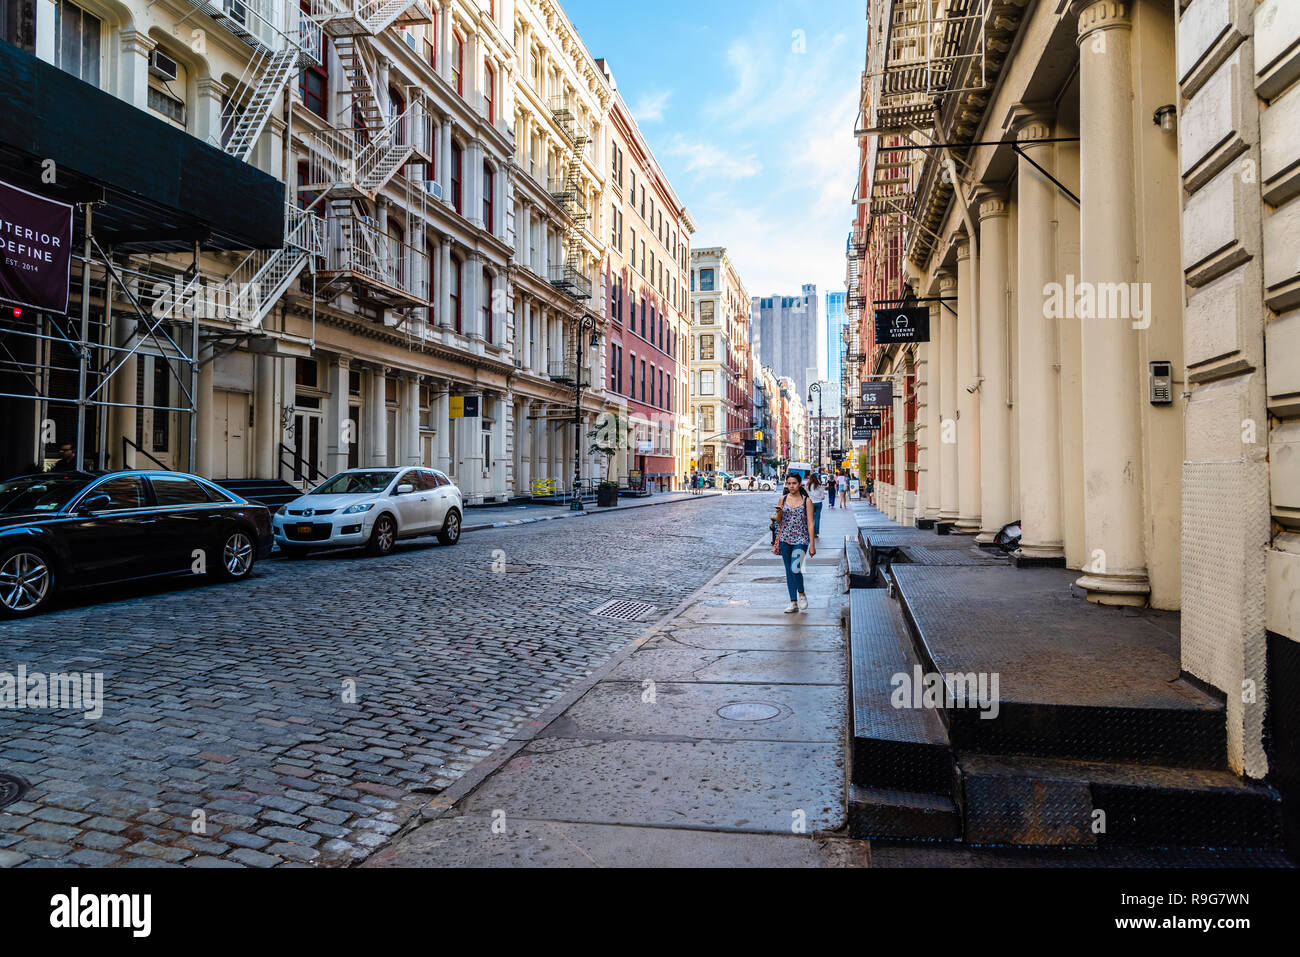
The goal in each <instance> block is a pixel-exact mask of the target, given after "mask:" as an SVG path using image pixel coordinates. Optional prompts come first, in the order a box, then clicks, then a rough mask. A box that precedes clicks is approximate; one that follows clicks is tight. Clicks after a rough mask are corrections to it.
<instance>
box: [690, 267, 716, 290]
mask: <svg viewBox="0 0 1300 957" xmlns="http://www.w3.org/2000/svg"><path fill="white" fill-rule="evenodd" d="M692 288H694V287H692ZM700 291H701V292H712V291H713V270H712V269H701V270H700Z"/></svg>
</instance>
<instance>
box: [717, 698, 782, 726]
mask: <svg viewBox="0 0 1300 957" xmlns="http://www.w3.org/2000/svg"><path fill="white" fill-rule="evenodd" d="M780 713H781V709H780V708H778V707H776V706H775V705H770V704H760V703H758V702H755V701H746V702H741V703H740V704H728V705H723V706H722V707H721V708H719V709H718V717H719V718H726V719H727V720H728V721H766V720H767V719H768V718H775V717H776V716H777V715H778V714H780Z"/></svg>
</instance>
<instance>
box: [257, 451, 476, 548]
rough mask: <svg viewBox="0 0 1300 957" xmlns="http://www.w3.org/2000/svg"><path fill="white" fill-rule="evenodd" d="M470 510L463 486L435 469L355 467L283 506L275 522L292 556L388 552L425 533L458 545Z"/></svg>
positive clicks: (278, 539)
mask: <svg viewBox="0 0 1300 957" xmlns="http://www.w3.org/2000/svg"><path fill="white" fill-rule="evenodd" d="M464 508H465V507H464V505H463V503H462V501H461V495H460V489H458V488H457V487H456V486H455V485H454V484H453V483H452V481H451V479H449V478H447V476H446V475H444V474H443V473H442V472H439V471H436V470H434V469H426V468H375V469H349V470H348V471H346V472H340V473H339V474H338V475H335V476H334V477H333V478H331V479H329V480H328V481H327V482H325V483H324V484H323V485H320V486H318V487H317V488H314V489H312V490H311V491H310V492H308V493H307V494H306V495H303V496H301V497H299V498H296V499H294V500H293V501H292V502H290V503H289V504H288V505H284V506H281V507H280V509H279V510H278V511H277V512H276V513H275V516H274V518H273V519H272V525H273V527H274V530H275V543H276V544H277V545H278V546H279V547H280V550H281V551H282V552H284V554H285V555H288V556H300V555H303V554H305V553H306V552H307V551H308V550H309V549H312V548H342V547H348V546H357V545H364V546H365V547H366V550H367V551H368V552H369V553H370V554H372V555H387V554H388V553H389V552H391V551H392V550H393V546H394V545H395V544H396V543H397V540H398V539H401V538H415V537H417V536H420V535H437V536H438V540H439V541H440V542H442V544H444V545H455V544H456V542H458V541H459V540H460V523H461V516H462V515H463V514H464Z"/></svg>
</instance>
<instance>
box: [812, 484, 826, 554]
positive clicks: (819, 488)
mask: <svg viewBox="0 0 1300 957" xmlns="http://www.w3.org/2000/svg"><path fill="white" fill-rule="evenodd" d="M808 497H809V498H810V499H812V503H813V537H814V538H819V537H821V533H822V506H823V505H825V504H826V486H825V485H824V484H822V478H821V476H820V475H818V474H817V473H816V472H813V473H812V474H811V475H809V476H808Z"/></svg>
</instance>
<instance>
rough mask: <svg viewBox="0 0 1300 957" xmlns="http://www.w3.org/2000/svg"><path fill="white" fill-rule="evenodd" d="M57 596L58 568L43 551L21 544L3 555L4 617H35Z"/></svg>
mask: <svg viewBox="0 0 1300 957" xmlns="http://www.w3.org/2000/svg"><path fill="white" fill-rule="evenodd" d="M53 594H54V569H53V568H51V567H50V560H49V559H48V558H46V557H45V554H44V553H43V552H40V551H37V550H36V549H34V548H31V547H29V546H25V545H20V546H19V547H17V548H11V549H9V551H7V552H4V553H3V554H0V618H25V617H26V616H28V615H34V614H36V613H37V612H38V611H40V610H41V609H42V608H44V607H45V605H46V604H47V603H48V602H49V600H50V598H51V596H53Z"/></svg>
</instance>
